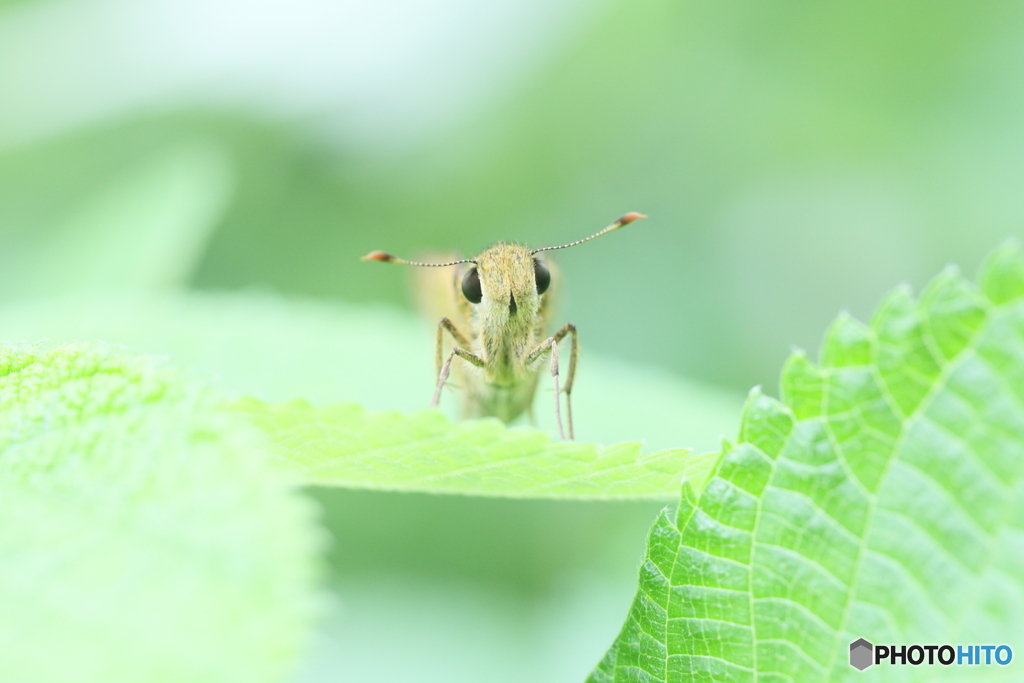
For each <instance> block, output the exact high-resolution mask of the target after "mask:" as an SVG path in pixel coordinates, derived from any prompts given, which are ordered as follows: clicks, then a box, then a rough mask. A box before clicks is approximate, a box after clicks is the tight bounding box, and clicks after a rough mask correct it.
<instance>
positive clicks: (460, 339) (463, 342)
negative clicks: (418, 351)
mask: <svg viewBox="0 0 1024 683" xmlns="http://www.w3.org/2000/svg"><path fill="white" fill-rule="evenodd" d="M445 330H448V333H449V334H451V335H452V338H454V339H455V343H457V344H458V345H459V346H461V347H462V348H464V349H468V348H469V347H470V346H472V344H470V343H469V340H468V339H466V335H464V334H462V332H460V331H459V328H457V327H455V323H453V322H452V321H451V320H449V319H448V318H441V320H440V322H438V323H437V345H436V346H435V350H434V376H435V377H436V376H439V375H440V374H441V357H442V356H443V355H444V331H445Z"/></svg>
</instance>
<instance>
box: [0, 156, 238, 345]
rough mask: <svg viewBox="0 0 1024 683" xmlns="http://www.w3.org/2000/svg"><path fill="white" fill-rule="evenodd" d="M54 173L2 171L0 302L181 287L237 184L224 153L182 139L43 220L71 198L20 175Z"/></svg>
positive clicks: (3, 168) (106, 179)
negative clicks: (57, 200) (59, 201)
mask: <svg viewBox="0 0 1024 683" xmlns="http://www.w3.org/2000/svg"><path fill="white" fill-rule="evenodd" d="M54 163H57V164H59V163H60V161H57V162H54V161H52V160H51V161H50V164H54ZM51 170H52V168H51V167H50V166H48V165H47V164H45V163H43V164H42V169H40V168H38V167H35V166H32V165H29V168H28V169H27V170H26V169H25V168H22V167H21V166H19V165H15V166H14V167H13V168H10V167H6V166H4V165H0V177H3V178H4V180H7V181H8V182H6V183H4V185H5V186H6V187H5V191H4V190H0V200H6V201H5V204H6V203H10V204H11V205H12V206H11V208H10V210H9V211H8V212H7V216H6V218H8V220H7V221H5V222H4V224H3V225H2V226H0V237H2V238H3V241H4V249H3V252H2V254H0V265H2V266H3V268H2V270H0V284H2V288H0V300H3V301H14V300H19V299H38V298H40V297H43V296H52V295H64V294H68V293H71V292H76V293H80V292H84V291H127V290H171V289H175V288H177V287H182V286H184V285H185V284H186V283H187V282H188V280H189V279H190V278H191V276H192V271H193V269H194V268H195V266H196V262H197V261H198V259H199V257H200V255H201V254H202V252H203V250H204V249H205V248H206V244H207V241H208V239H209V234H210V232H211V231H212V229H213V228H214V227H216V225H217V223H218V221H219V219H220V218H221V216H222V214H223V213H224V210H225V209H226V208H227V204H228V202H229V200H230V198H231V193H232V190H233V185H234V182H233V181H234V179H233V170H232V168H231V165H230V160H229V159H228V158H227V155H226V153H225V152H224V150H223V149H221V148H220V146H218V145H216V144H210V143H208V142H204V141H195V140H192V141H182V142H180V143H179V144H177V145H175V146H174V147H172V148H170V149H165V150H160V151H158V152H156V153H151V154H149V155H148V156H146V157H144V158H142V159H141V160H138V161H135V160H133V161H132V162H131V163H130V164H128V168H119V169H118V171H117V172H116V173H115V174H112V177H103V176H101V183H102V184H99V187H97V188H96V189H95V190H93V191H92V192H91V193H89V195H88V196H87V197H86V198H83V199H79V200H78V203H77V205H75V206H72V207H71V208H70V209H67V208H63V207H61V208H62V209H63V210H61V211H60V212H59V214H58V215H57V216H47V215H40V214H45V212H44V210H43V207H45V209H46V211H48V212H51V213H53V212H54V211H55V210H54V209H52V208H51V205H52V204H54V199H53V194H60V195H66V194H68V192H67V191H64V192H58V193H54V192H51V193H44V192H40V190H39V187H38V183H37V184H32V183H31V182H27V181H26V180H25V179H24V177H19V175H20V176H25V175H27V176H28V177H29V178H36V177H37V175H40V174H41V175H44V176H46V177H48V176H49V175H52V173H51ZM18 171H20V172H21V173H20V174H19V173H18ZM26 195H27V196H26ZM65 201H66V200H65ZM19 218H20V220H18V219H19ZM5 336H6V335H5Z"/></svg>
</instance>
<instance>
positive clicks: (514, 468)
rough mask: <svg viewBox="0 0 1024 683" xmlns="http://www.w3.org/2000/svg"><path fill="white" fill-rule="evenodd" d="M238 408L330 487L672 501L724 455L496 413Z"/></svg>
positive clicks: (293, 466)
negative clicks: (563, 436)
mask: <svg viewBox="0 0 1024 683" xmlns="http://www.w3.org/2000/svg"><path fill="white" fill-rule="evenodd" d="M237 408H238V409H239V410H240V411H241V412H243V413H244V414H246V415H248V416H249V417H251V418H252V419H253V420H254V421H255V423H256V424H257V425H259V426H260V427H261V428H263V429H264V430H265V431H266V432H267V433H268V434H269V435H270V438H271V440H272V441H273V443H274V444H275V446H276V447H277V456H278V460H279V461H281V462H282V463H284V464H285V466H286V467H287V468H288V469H290V470H293V471H295V472H297V473H299V474H300V475H301V476H302V477H303V478H304V480H305V481H307V482H309V483H313V484H320V485H326V486H345V487H349V488H369V489H385V490H392V491H426V492H435V493H465V494H474V495H492V496H494V495H496V496H511V497H516V498H578V499H597V500H607V499H616V498H623V499H642V498H648V499H650V498H654V499H666V498H671V497H672V496H674V495H677V492H678V489H679V483H680V481H681V478H683V477H685V478H686V479H687V480H688V481H691V482H692V484H693V486H694V487H695V488H700V487H702V486H703V484H704V482H705V481H706V480H707V477H708V475H709V474H710V471H711V469H712V468H713V467H714V464H715V460H716V459H717V455H716V454H709V455H701V456H691V455H690V451H689V450H687V449H682V448H677V449H671V450H664V451H658V452H657V453H651V454H650V455H645V456H641V455H640V444H639V443H622V444H617V445H615V446H608V447H606V448H599V447H597V446H595V445H593V444H585V443H577V442H573V441H561V442H552V441H551V439H550V437H548V435H547V434H546V433H544V432H540V431H537V430H534V429H508V428H506V427H505V426H504V425H503V424H502V423H501V422H500V421H498V420H495V419H484V420H470V421H466V422H462V423H460V424H457V425H452V424H451V423H450V422H448V421H447V420H446V419H445V418H444V416H442V415H441V414H440V413H438V412H435V411H429V412H421V413H417V414H415V415H401V414H398V413H383V414H371V413H368V412H366V411H365V410H363V409H362V408H360V407H359V406H352V405H342V406H329V407H325V408H314V407H313V406H311V405H309V404H308V403H305V402H302V401H296V402H293V403H289V404H286V405H276V406H275V405H269V404H266V403H261V402H259V401H253V400H248V401H242V402H240V403H239V404H237Z"/></svg>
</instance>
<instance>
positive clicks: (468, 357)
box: [430, 346, 486, 408]
mask: <svg viewBox="0 0 1024 683" xmlns="http://www.w3.org/2000/svg"><path fill="white" fill-rule="evenodd" d="M455 356H458V357H459V358H462V359H463V360H465V361H467V362H469V363H472V364H473V365H475V366H477V367H478V368H482V367H484V366H485V365H486V364H485V363H484V359H483V358H481V357H480V356H477V355H474V354H472V353H470V352H469V351H466V350H465V349H462V348H459V347H458V346H456V347H455V348H454V349H452V351H451V353H449V354H448V360H446V361H445V362H444V365H442V366H441V371H440V372H439V373H438V374H437V387H436V388H435V389H434V398H433V399H432V400H431V401H430V405H431V407H433V408H436V407H437V404H438V403H440V401H441V389H443V388H444V383H445V382H447V381H448V375H449V374H450V373H451V370H452V360H453V359H454V358H455Z"/></svg>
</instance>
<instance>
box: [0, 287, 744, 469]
mask: <svg viewBox="0 0 1024 683" xmlns="http://www.w3.org/2000/svg"><path fill="white" fill-rule="evenodd" d="M0 330H2V331H3V334H4V335H6V336H8V337H14V338H21V339H39V338H41V337H50V338H55V339H106V340H110V341H112V342H118V343H122V344H126V345H128V346H130V347H132V348H134V349H137V350H140V351H147V352H151V353H166V354H170V355H171V356H172V357H173V359H174V360H175V362H177V363H180V364H184V365H188V366H190V367H193V368H196V369H197V370H199V371H200V372H203V373H206V374H208V375H209V376H211V377H213V378H214V379H215V380H216V381H217V382H218V383H219V384H220V385H221V386H223V387H225V388H226V389H228V390H230V391H231V392H233V393H234V394H235V395H236V396H242V395H254V396H257V397H259V398H261V399H264V400H267V401H275V402H283V401H288V400H291V399H294V398H302V399H305V400H308V401H310V402H312V403H314V404H337V403H344V402H351V403H359V404H360V405H362V406H364V407H366V408H369V409H372V410H403V411H410V412H411V411H416V410H422V409H423V408H426V407H427V404H428V402H429V400H430V396H431V394H432V393H433V389H434V377H433V373H434V359H433V350H434V346H433V344H434V330H433V329H432V328H431V327H430V326H428V325H425V324H423V323H422V322H421V321H420V320H419V319H418V318H417V317H416V316H414V315H412V314H410V313H406V312H403V311H399V310H395V309H388V308H382V307H375V308H371V307H366V306H356V305H352V304H344V303H339V302H334V303H328V302H320V301H311V300H304V299H296V298H283V297H279V296H274V295H271V294H267V293H259V292H238V293H230V294H229V293H220V294H211V293H189V294H181V295H173V294H167V295H157V294H140V295H127V294H125V295H108V296H96V295H80V296H72V297H67V298H60V299H52V300H48V301H45V302H44V301H37V302H32V303H26V304H18V305H8V306H4V307H0ZM542 374H543V376H542V378H541V385H540V387H539V389H538V391H537V398H536V401H535V404H534V413H535V415H536V416H537V420H538V423H539V425H540V426H541V427H547V428H549V429H551V428H552V427H553V426H554V425H553V423H554V420H553V417H552V409H551V396H552V394H551V388H550V383H549V378H548V377H547V374H546V373H542ZM456 404H457V400H455V397H454V395H453V394H452V393H449V392H445V394H444V396H443V397H442V401H441V407H442V408H443V409H445V410H452V409H453V408H454V407H455V406H456ZM742 407H743V397H742V396H740V395H737V394H733V393H732V392H730V391H727V390H724V389H721V388H719V387H715V386H711V385H707V384H703V383H700V382H696V381H693V380H689V379H686V378H682V377H678V376H674V375H673V374H672V373H670V372H667V371H665V370H662V369H658V368H653V367H644V366H637V365H633V364H628V363H623V362H621V361H616V360H614V359H609V358H607V357H602V356H601V355H599V354H595V353H592V352H591V351H589V350H588V349H587V348H583V349H582V350H581V353H580V365H579V371H578V373H577V375H576V388H575V389H574V391H573V419H574V423H575V427H576V436H577V438H579V439H580V440H583V441H591V442H598V443H606V444H608V443H616V442H620V441H630V440H636V439H640V438H643V439H644V441H645V447H646V448H647V449H648V450H655V449H665V448H674V447H678V446H687V447H692V448H693V449H694V451H695V452H704V451H710V450H717V449H718V448H720V446H721V438H722V435H724V434H734V433H735V431H736V425H737V423H738V419H737V416H738V415H739V413H740V410H741V409H742ZM452 412H453V413H454V410H453V411H452ZM681 439H683V440H684V443H680V440H681Z"/></svg>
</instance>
